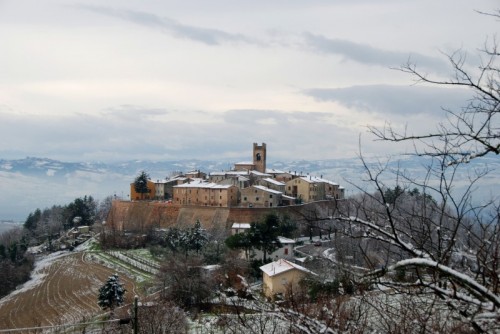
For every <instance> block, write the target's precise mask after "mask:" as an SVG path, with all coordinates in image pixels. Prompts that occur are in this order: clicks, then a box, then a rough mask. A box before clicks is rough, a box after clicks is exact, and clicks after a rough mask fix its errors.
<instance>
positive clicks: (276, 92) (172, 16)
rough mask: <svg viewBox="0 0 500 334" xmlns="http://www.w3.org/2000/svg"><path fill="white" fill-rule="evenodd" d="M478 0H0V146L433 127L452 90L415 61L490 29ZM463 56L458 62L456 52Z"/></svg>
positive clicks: (220, 140)
mask: <svg viewBox="0 0 500 334" xmlns="http://www.w3.org/2000/svg"><path fill="white" fill-rule="evenodd" d="M497 7H498V2H497V1H493V0H475V1H470V0H440V1H435V0H419V1H415V0H413V1H410V0H379V1H373V0H307V1H305V0H301V1H299V0H274V1H273V0H253V1H236V0H211V1H206V0H196V1H190V0H185V1H169V0H162V1H160V0H156V1H152V0H141V1H137V0H135V1H132V0H108V1H85V0H82V1H73V0H43V1H41V0H0V47H1V52H0V158H3V159H17V158H24V157H26V156H37V157H48V158H52V159H59V160H63V161H122V160H131V159H148V160H170V159H184V158H200V159H214V158H225V159H231V158H233V157H241V156H247V155H248V153H249V151H250V150H251V145H252V143H253V142H258V143H261V142H266V143H267V145H268V155H269V159H271V160H295V159H329V158H338V157H352V156H355V155H356V154H357V152H358V144H359V137H360V134H361V141H362V146H363V150H364V151H365V152H366V153H367V154H381V155H384V154H387V152H392V151H393V150H396V148H395V147H393V146H388V145H383V144H381V143H379V142H373V141H372V139H373V138H372V137H371V136H370V135H369V134H368V133H367V129H366V126H367V125H375V126H377V125H378V126H382V125H383V124H384V123H385V122H391V124H392V125H393V126H396V127H399V128H402V127H404V126H406V125H407V126H408V128H410V129H411V130H412V131H426V130H432V129H434V124H436V122H438V121H439V120H440V119H442V118H443V116H444V114H443V112H442V111H441V107H446V108H451V109H453V108H458V107H459V106H460V105H463V104H464V99H466V98H467V93H466V92H463V91H460V90H457V89H443V88H438V87H428V86H424V85H416V86H415V85H413V83H414V82H413V79H412V77H410V76H409V75H407V74H405V73H402V72H401V71H397V70H395V69H394V68H397V67H399V66H400V65H402V64H404V63H406V62H407V61H409V60H410V61H411V62H415V63H416V64H417V66H418V68H419V69H420V70H421V71H422V72H425V73H428V74H429V75H431V76H432V77H435V78H438V79H439V78H446V77H449V75H450V73H451V70H450V67H449V66H448V63H447V61H446V57H445V56H444V54H450V53H451V52H453V51H456V50H457V49H462V50H467V51H468V55H467V61H468V64H470V66H471V67H470V68H471V70H472V69H473V68H474V66H476V65H477V61H478V59H477V57H476V55H477V50H478V49H480V48H481V47H482V46H483V44H484V42H485V40H486V38H487V37H490V38H491V37H492V36H493V35H494V34H495V33H496V32H498V31H499V29H498V27H499V25H498V24H499V23H498V21H497V20H495V19H494V18H491V17H487V16H484V15H480V14H478V13H477V12H476V11H484V12H491V11H494V10H496V9H498V8H497ZM468 66H469V65H468Z"/></svg>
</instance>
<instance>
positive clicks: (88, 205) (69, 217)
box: [64, 195, 97, 229]
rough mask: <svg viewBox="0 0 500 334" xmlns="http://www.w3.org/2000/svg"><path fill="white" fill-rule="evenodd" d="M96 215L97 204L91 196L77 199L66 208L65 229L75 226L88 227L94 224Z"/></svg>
mask: <svg viewBox="0 0 500 334" xmlns="http://www.w3.org/2000/svg"><path fill="white" fill-rule="evenodd" d="M96 213H97V202H96V201H95V200H94V198H93V197H92V196H86V195H85V196H84V197H83V198H77V199H75V200H74V201H73V202H71V203H70V204H68V205H67V206H66V209H65V216H66V221H65V222H64V226H65V227H66V229H69V228H72V227H75V226H90V225H92V224H94V222H95V218H96Z"/></svg>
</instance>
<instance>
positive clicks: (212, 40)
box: [77, 5, 259, 45]
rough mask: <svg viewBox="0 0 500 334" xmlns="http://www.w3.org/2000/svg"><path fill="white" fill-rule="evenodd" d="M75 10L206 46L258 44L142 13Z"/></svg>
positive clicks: (87, 6)
mask: <svg viewBox="0 0 500 334" xmlns="http://www.w3.org/2000/svg"><path fill="white" fill-rule="evenodd" d="M77 8H80V9H84V10H88V11H91V12H94V13H99V14H102V15H107V16H111V17H115V18H119V19H122V20H126V21H129V22H133V23H135V24H139V25H142V26H146V27H150V28H154V29H159V30H161V31H162V32H165V33H168V34H170V35H172V36H174V37H177V38H185V39H189V40H193V41H196V42H201V43H204V44H208V45H219V44H224V43H247V44H259V42H257V41H256V40H253V39H251V38H249V37H247V36H244V35H242V34H231V33H228V32H225V31H222V30H218V29H210V28H202V27H195V26H190V25H185V24H182V23H180V22H178V21H176V20H174V19H171V18H168V17H161V16H158V15H155V14H151V13H146V12H142V11H135V10H125V9H115V8H109V7H101V6H89V5H78V6H77Z"/></svg>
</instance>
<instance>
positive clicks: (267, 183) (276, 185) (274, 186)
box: [258, 177, 286, 193]
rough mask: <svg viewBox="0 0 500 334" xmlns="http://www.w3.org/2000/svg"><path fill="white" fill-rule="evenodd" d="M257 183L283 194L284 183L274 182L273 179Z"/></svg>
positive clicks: (268, 178)
mask: <svg viewBox="0 0 500 334" xmlns="http://www.w3.org/2000/svg"><path fill="white" fill-rule="evenodd" d="M258 183H259V185H261V186H264V187H267V188H270V189H273V190H277V191H279V192H282V193H285V186H286V184H285V183H284V182H280V181H276V180H275V179H273V178H270V177H266V178H264V179H261V180H259V181H258Z"/></svg>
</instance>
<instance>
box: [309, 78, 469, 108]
mask: <svg viewBox="0 0 500 334" xmlns="http://www.w3.org/2000/svg"><path fill="white" fill-rule="evenodd" d="M303 93H304V94H306V95H308V96H311V97H313V98H314V99H316V100H318V101H323V102H326V101H330V102H337V103H339V104H341V105H343V106H346V107H348V108H350V109H355V110H357V111H361V112H375V113H380V114H389V115H391V114H392V115H415V114H435V113H436V112H439V111H441V109H442V108H445V109H448V110H459V109H460V108H461V107H462V106H465V105H466V101H467V97H468V96H469V94H468V92H467V91H466V90H465V89H461V88H440V87H424V86H395V85H367V86H352V87H346V88H332V89H330V88H315V89H308V90H304V91H303Z"/></svg>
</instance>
